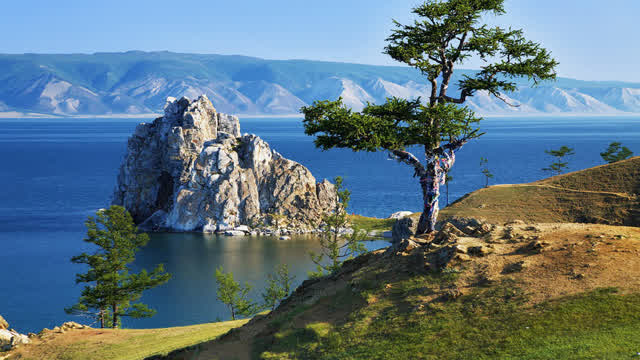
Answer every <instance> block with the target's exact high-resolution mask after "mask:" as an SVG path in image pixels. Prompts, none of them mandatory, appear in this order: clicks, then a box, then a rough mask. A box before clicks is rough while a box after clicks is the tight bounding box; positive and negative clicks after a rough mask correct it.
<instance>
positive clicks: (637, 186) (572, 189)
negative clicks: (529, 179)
mask: <svg viewBox="0 0 640 360" xmlns="http://www.w3.org/2000/svg"><path fill="white" fill-rule="evenodd" d="M638 194H640V157H635V158H632V159H628V160H625V161H621V162H619V163H615V164H611V165H603V166H598V167H594V168H590V169H587V170H582V171H577V172H574V173H570V174H565V175H560V176H555V177H552V178H549V179H545V180H541V181H537V182H534V183H530V184H521V185H497V186H491V187H489V188H485V189H480V190H478V191H475V192H473V193H471V194H469V195H467V196H465V197H463V198H462V199H460V200H458V201H456V202H455V203H453V204H451V205H450V206H449V207H447V208H445V209H443V210H442V211H441V213H440V214H441V217H442V218H447V217H451V216H466V217H477V218H484V219H486V220H488V221H491V222H496V223H503V222H506V221H511V220H516V219H519V220H524V221H529V222H588V223H608V224H615V225H633V226H638V225H640V199H639V197H638Z"/></svg>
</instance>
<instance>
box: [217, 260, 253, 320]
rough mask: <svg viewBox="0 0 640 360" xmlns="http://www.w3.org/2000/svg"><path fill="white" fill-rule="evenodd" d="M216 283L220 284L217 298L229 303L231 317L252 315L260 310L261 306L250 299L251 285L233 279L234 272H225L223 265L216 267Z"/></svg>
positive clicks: (234, 318)
mask: <svg viewBox="0 0 640 360" xmlns="http://www.w3.org/2000/svg"><path fill="white" fill-rule="evenodd" d="M215 276H216V283H217V284H218V290H217V299H218V300H220V301H221V302H222V303H223V304H225V305H227V307H228V308H229V311H231V319H232V320H236V317H237V316H244V317H250V316H253V315H255V314H257V313H258V312H259V311H260V307H259V306H258V305H257V304H256V303H254V302H253V301H251V300H250V299H249V292H250V291H251V285H249V283H248V282H246V283H245V285H244V286H242V285H240V283H238V282H236V281H235V280H234V279H233V273H231V272H230V273H225V272H224V269H223V268H222V266H221V267H219V268H217V269H216V275H215Z"/></svg>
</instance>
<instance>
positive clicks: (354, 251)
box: [309, 176, 367, 277]
mask: <svg viewBox="0 0 640 360" xmlns="http://www.w3.org/2000/svg"><path fill="white" fill-rule="evenodd" d="M334 181H335V186H336V193H337V195H338V199H337V200H338V201H336V205H335V208H334V209H333V211H332V212H331V213H330V214H328V215H326V216H324V217H323V222H324V224H325V226H324V229H323V231H322V233H321V234H320V247H321V250H320V253H318V254H316V253H314V252H311V253H310V255H311V260H312V261H313V262H314V263H315V264H316V265H317V268H316V271H315V272H311V273H309V275H310V276H311V277H319V276H322V275H324V274H325V273H329V274H330V273H333V272H335V271H337V270H338V269H340V266H341V265H342V262H343V261H344V260H348V259H351V258H353V257H354V256H357V255H359V254H362V253H364V252H365V251H366V248H365V246H364V244H363V243H362V241H363V240H365V239H366V237H367V232H366V231H365V230H362V229H360V228H358V227H353V232H352V233H351V234H350V235H346V236H345V235H342V234H341V231H342V230H344V229H346V228H347V226H348V225H349V220H348V219H347V207H348V206H349V200H350V199H351V192H349V190H347V189H345V188H344V186H343V185H342V178H341V177H339V176H338V177H336V178H335V179H334ZM327 262H328V263H327Z"/></svg>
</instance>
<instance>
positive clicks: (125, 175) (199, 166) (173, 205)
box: [113, 96, 336, 232]
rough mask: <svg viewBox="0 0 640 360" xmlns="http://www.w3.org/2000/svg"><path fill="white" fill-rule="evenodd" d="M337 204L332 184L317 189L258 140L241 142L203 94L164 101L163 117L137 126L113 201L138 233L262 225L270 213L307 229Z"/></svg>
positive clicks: (229, 120) (234, 125)
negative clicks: (138, 227) (126, 212)
mask: <svg viewBox="0 0 640 360" xmlns="http://www.w3.org/2000/svg"><path fill="white" fill-rule="evenodd" d="M335 201H336V196H335V189H334V186H333V185H332V184H331V183H329V182H328V181H326V180H325V181H323V182H321V183H316V180H315V178H314V177H313V175H312V174H311V172H310V171H309V170H308V169H307V168H305V167H304V166H302V165H300V164H298V163H296V162H294V161H291V160H288V159H285V158H284V157H282V155H280V154H279V153H278V152H276V151H274V150H272V149H271V148H270V147H269V144H267V143H266V142H265V141H263V140H262V139H260V138H259V137H257V136H255V135H249V134H245V135H243V136H241V135H240V123H239V121H238V118H237V117H235V116H230V115H225V114H220V113H218V112H217V111H216V110H215V108H214V107H213V105H212V104H211V102H210V101H209V100H208V99H207V97H206V96H201V97H200V98H198V99H197V100H195V101H193V102H191V101H189V100H188V99H186V98H182V99H180V100H176V99H173V98H169V99H168V100H167V105H166V106H165V114H164V116H163V117H161V118H158V119H156V120H155V121H154V122H153V123H151V124H140V125H139V126H138V127H137V128H136V130H135V133H134V135H133V136H132V137H131V138H130V139H129V143H128V151H127V155H126V158H125V160H124V163H123V164H122V167H121V169H120V174H119V176H118V185H117V188H116V190H115V193H114V199H113V203H114V204H116V205H122V206H124V207H125V208H127V210H129V212H131V214H132V216H133V217H134V220H135V221H136V222H137V223H140V224H141V228H142V229H143V230H147V231H202V232H214V231H219V232H224V231H233V230H234V229H235V228H237V227H238V226H240V225H247V226H249V227H264V226H265V225H269V224H270V223H271V217H270V216H269V215H270V214H279V215H284V216H285V217H286V219H285V220H284V222H285V223H286V224H287V225H289V226H290V227H294V228H296V229H298V230H300V231H308V230H311V229H313V228H315V227H317V225H318V222H319V220H320V219H321V217H322V214H323V213H325V212H326V211H327V210H328V209H331V208H332V206H333V204H334V203H335Z"/></svg>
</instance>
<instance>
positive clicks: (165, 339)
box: [0, 320, 247, 360]
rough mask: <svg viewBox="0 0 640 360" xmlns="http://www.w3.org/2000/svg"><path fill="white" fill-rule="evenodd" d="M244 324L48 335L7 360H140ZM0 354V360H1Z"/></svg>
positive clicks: (19, 350)
mask: <svg viewBox="0 0 640 360" xmlns="http://www.w3.org/2000/svg"><path fill="white" fill-rule="evenodd" d="M246 322H247V320H237V321H228V322H221V323H210V324H201V325H194V326H184V327H174V328H166V329H142V330H113V329H83V330H69V331H67V332H65V333H57V332H54V331H51V332H48V333H47V334H46V335H44V336H41V337H37V338H34V339H33V340H32V341H33V344H32V345H28V346H22V347H20V348H18V349H16V350H14V351H13V352H11V354H10V355H9V359H23V360H43V359H48V360H53V359H65V360H105V359H109V360H142V359H146V358H148V357H151V356H157V355H163V354H164V355H166V354H167V353H169V352H171V351H173V350H176V349H181V348H184V347H188V346H193V345H196V344H199V343H202V342H205V341H209V340H212V339H215V338H217V337H218V336H220V335H222V334H224V333H226V332H227V331H229V330H230V329H232V328H235V327H238V326H242V325H244V324H245V323H246ZM2 355H3V354H2V353H0V358H2Z"/></svg>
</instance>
